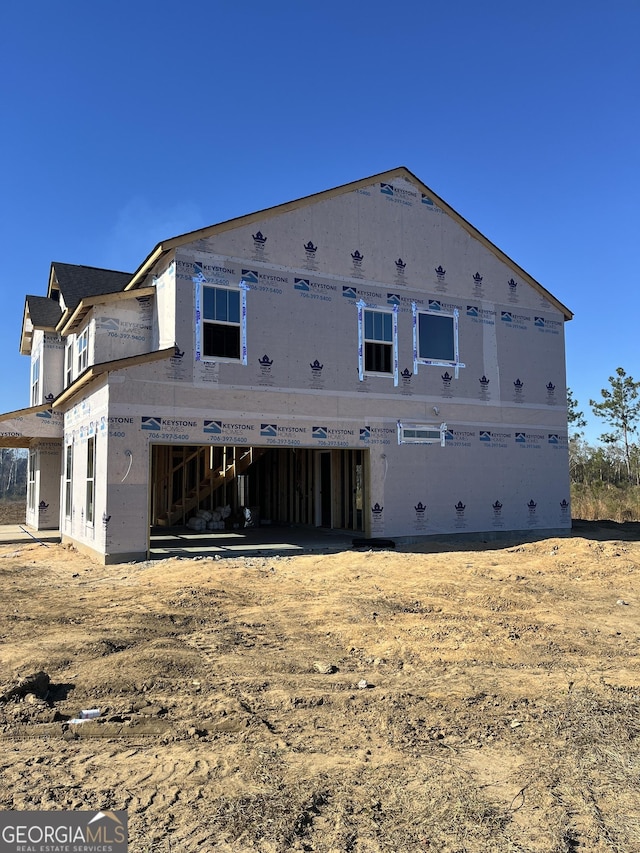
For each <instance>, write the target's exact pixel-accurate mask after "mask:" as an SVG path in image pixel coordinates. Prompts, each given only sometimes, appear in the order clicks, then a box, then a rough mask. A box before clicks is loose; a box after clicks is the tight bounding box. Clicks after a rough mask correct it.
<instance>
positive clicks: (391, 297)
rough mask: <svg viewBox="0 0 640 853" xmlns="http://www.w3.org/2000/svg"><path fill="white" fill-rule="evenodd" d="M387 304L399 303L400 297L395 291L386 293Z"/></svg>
mask: <svg viewBox="0 0 640 853" xmlns="http://www.w3.org/2000/svg"><path fill="white" fill-rule="evenodd" d="M387 305H400V297H399V296H398V294H397V293H387Z"/></svg>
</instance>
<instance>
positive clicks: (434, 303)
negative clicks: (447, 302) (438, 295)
mask: <svg viewBox="0 0 640 853" xmlns="http://www.w3.org/2000/svg"><path fill="white" fill-rule="evenodd" d="M429 311H442V305H441V304H440V302H439V301H438V300H437V299H430V300H429Z"/></svg>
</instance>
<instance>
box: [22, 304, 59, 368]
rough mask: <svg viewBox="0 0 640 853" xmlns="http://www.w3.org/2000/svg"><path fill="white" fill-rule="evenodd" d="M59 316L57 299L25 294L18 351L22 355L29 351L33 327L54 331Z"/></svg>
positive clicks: (27, 353)
mask: <svg viewBox="0 0 640 853" xmlns="http://www.w3.org/2000/svg"><path fill="white" fill-rule="evenodd" d="M61 317H62V308H61V307H60V304H59V303H58V300H57V299H50V298H49V297H48V296H27V297H26V299H25V301H24V312H23V315H22V331H21V333H20V353H21V354H22V355H29V354H30V353H31V342H32V340H33V330H34V329H44V330H45V331H55V328H56V326H57V325H58V323H59V322H60V318H61Z"/></svg>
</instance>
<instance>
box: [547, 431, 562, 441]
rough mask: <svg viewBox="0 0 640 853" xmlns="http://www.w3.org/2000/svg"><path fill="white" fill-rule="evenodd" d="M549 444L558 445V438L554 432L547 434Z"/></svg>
mask: <svg viewBox="0 0 640 853" xmlns="http://www.w3.org/2000/svg"><path fill="white" fill-rule="evenodd" d="M548 436H549V444H560V436H559V435H558V434H557V433H555V432H550V433H548Z"/></svg>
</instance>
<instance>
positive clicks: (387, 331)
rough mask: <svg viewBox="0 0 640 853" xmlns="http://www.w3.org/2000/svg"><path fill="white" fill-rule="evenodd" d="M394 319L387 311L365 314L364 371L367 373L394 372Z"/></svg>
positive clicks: (366, 312)
mask: <svg viewBox="0 0 640 853" xmlns="http://www.w3.org/2000/svg"><path fill="white" fill-rule="evenodd" d="M392 319H393V317H392V315H391V314H390V313H389V312H387V311H369V310H365V312H364V369H365V371H366V372H367V373H391V372H392V361H393V359H392V355H393V325H392V322H391V321H392Z"/></svg>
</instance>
